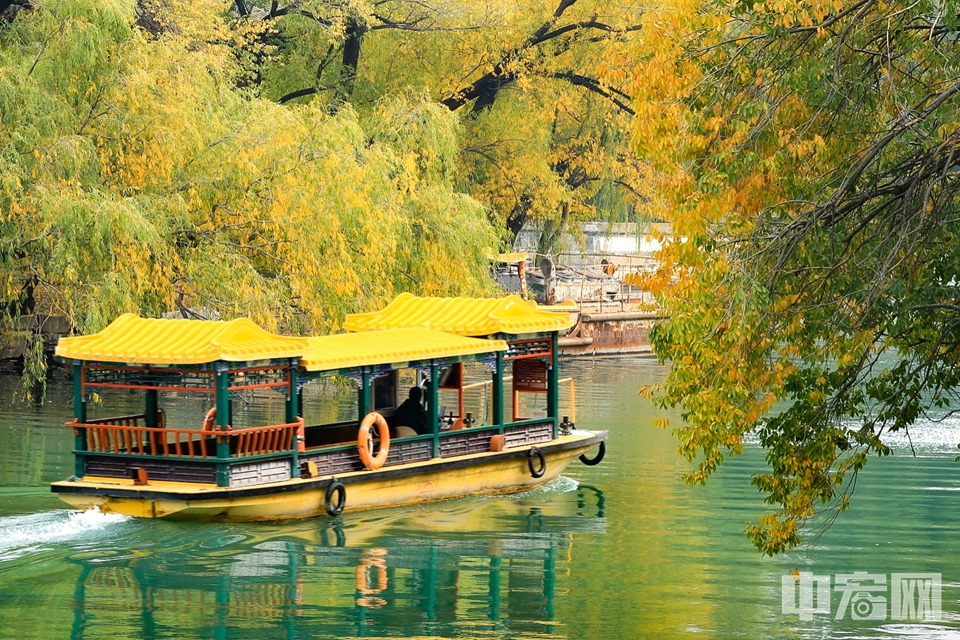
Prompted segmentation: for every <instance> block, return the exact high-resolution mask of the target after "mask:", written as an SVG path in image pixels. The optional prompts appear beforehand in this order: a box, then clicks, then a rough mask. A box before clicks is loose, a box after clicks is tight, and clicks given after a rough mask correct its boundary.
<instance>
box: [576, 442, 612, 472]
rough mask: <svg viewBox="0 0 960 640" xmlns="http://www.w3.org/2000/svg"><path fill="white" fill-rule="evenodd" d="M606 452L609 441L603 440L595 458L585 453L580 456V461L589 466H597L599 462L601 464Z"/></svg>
mask: <svg viewBox="0 0 960 640" xmlns="http://www.w3.org/2000/svg"><path fill="white" fill-rule="evenodd" d="M606 453H607V443H606V442H603V441H601V442H600V450H599V451H597V455H595V456H594V457H593V458H588V457H587V454H585V453H584V454H582V455H581V456H580V462H582V463H583V464H585V465H587V466H588V467H595V466H597V465H598V464H600V461H601V460H603V456H604V455H605V454H606Z"/></svg>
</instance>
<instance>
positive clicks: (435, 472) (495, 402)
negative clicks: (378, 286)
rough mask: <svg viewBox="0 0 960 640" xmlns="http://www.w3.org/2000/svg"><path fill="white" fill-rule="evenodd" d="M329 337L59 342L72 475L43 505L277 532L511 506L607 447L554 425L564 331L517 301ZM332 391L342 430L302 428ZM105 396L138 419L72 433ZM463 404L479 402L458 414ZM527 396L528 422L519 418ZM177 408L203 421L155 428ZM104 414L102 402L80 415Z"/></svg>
mask: <svg viewBox="0 0 960 640" xmlns="http://www.w3.org/2000/svg"><path fill="white" fill-rule="evenodd" d="M345 326H346V328H347V330H348V331H351V332H350V333H343V334H336V335H328V336H318V337H310V338H301V337H287V336H279V335H274V334H271V333H269V332H267V331H266V330H264V329H262V328H261V327H259V326H258V325H256V324H255V323H253V322H252V321H250V320H248V319H237V320H232V321H229V322H220V321H207V320H187V319H147V318H140V317H137V316H135V315H131V314H125V315H122V316H120V317H119V318H117V319H116V320H115V321H114V322H112V323H111V324H110V325H109V326H107V327H106V328H105V329H104V330H103V331H101V332H99V333H97V334H93V335H87V336H74V337H69V338H63V339H61V340H60V343H59V344H58V346H57V355H59V356H61V357H63V358H67V359H70V360H72V361H73V375H74V419H73V420H72V421H70V422H68V423H67V425H66V426H67V427H68V428H70V429H72V430H73V433H74V436H75V445H74V452H73V453H74V456H75V475H74V476H73V477H71V478H70V479H68V480H64V481H61V482H55V483H53V484H52V485H51V489H52V490H53V491H54V492H55V493H57V494H58V495H59V497H60V498H61V499H62V500H64V501H65V502H67V503H68V504H70V505H73V506H75V507H78V508H81V509H90V508H99V509H100V510H101V511H104V512H115V513H121V514H125V515H130V516H141V517H153V518H168V519H197V520H230V521H255V520H278V519H285V518H305V517H311V516H318V515H323V514H328V515H330V516H337V515H340V513H342V512H343V511H353V510H360V509H368V508H376V507H386V506H392V505H404V504H411V503H419V502H428V501H433V500H441V499H446V498H455V497H463V496H475V495H487V494H498V493H510V492H517V491H523V490H527V489H531V488H535V487H537V486H540V485H542V484H544V483H546V482H549V481H550V480H552V479H554V478H556V477H557V476H558V475H559V474H560V473H561V472H562V471H563V470H564V469H565V468H566V467H567V465H568V464H570V462H571V461H572V460H574V459H575V458H578V457H579V458H580V460H581V461H583V462H584V463H585V464H590V465H592V464H597V463H598V462H599V461H600V460H601V459H602V457H603V453H604V450H605V444H604V443H605V440H606V439H607V432H606V431H592V430H584V429H577V428H576V427H575V424H574V422H573V421H572V420H570V419H569V418H571V417H573V418H574V420H575V413H574V410H573V401H574V399H573V382H572V381H569V380H562V379H561V378H560V375H559V361H558V358H557V338H558V333H559V332H560V331H562V330H564V329H566V328H568V326H569V320H568V319H566V318H564V317H562V316H558V315H557V314H551V313H547V312H543V311H539V310H537V309H535V308H534V307H532V306H531V305H529V304H528V303H527V302H526V301H524V300H522V299H521V298H519V297H517V296H510V297H507V298H500V299H469V298H452V299H444V298H417V297H414V296H410V295H409V294H403V295H401V296H399V297H398V298H397V299H396V300H394V301H393V302H392V303H390V304H389V305H388V306H387V307H386V308H384V309H383V310H381V311H380V312H376V313H373V314H356V315H354V316H349V317H348V319H347V322H346V325H345ZM478 372H481V373H478ZM482 372H486V373H482ZM478 375H479V376H481V379H480V380H476V381H474V382H472V383H471V382H470V378H471V376H472V377H473V378H474V379H476V378H477V376H478ZM331 378H336V379H338V380H339V381H340V383H341V384H350V381H353V384H355V385H356V386H357V389H358V393H357V394H356V398H357V402H356V406H357V409H356V414H355V415H356V418H354V419H351V420H348V421H345V422H344V421H339V422H333V423H328V424H320V423H315V421H313V420H312V416H311V415H309V414H308V415H304V411H303V410H302V409H303V407H304V402H303V395H304V387H307V388H308V391H309V385H310V384H311V383H313V382H315V381H318V380H323V379H331ZM505 383H509V386H507V385H506V384H505ZM566 383H569V386H568V387H565V388H567V389H569V396H570V397H569V406H570V409H569V412H568V415H565V416H561V412H560V407H561V397H560V396H561V386H562V385H563V384H566ZM413 387H416V388H418V389H422V390H423V391H422V395H423V396H424V397H425V400H426V406H425V407H424V409H423V414H424V420H423V422H422V424H421V425H420V429H419V431H418V430H416V429H414V428H411V427H410V426H408V425H403V424H396V420H394V414H397V408H398V407H399V405H400V404H401V401H402V400H403V399H404V398H405V397H406V396H407V393H408V392H409V391H410V389H412V388H413ZM111 389H122V390H128V393H132V394H137V395H139V396H141V397H142V405H141V406H143V412H142V413H137V414H135V415H119V416H113V417H103V418H99V417H98V418H88V415H87V414H88V407H89V405H90V404H91V400H92V399H94V398H95V396H94V394H103V396H104V398H107V397H108V396H111V395H116V392H112V393H107V392H105V390H111ZM276 392H279V393H281V394H283V395H282V397H283V398H284V402H283V413H284V415H283V418H282V420H283V421H282V423H280V424H254V425H246V424H244V425H240V426H234V425H236V424H238V423H236V422H235V420H234V417H235V416H234V404H235V401H237V400H239V399H241V398H242V399H243V401H244V402H257V401H264V402H267V401H269V399H270V396H271V395H273V397H275V398H279V397H280V396H279V395H276ZM477 392H481V393H480V394H479V395H481V396H482V397H484V398H486V397H487V396H489V401H488V402H485V403H484V404H485V406H478V407H476V408H474V407H470V406H467V405H468V404H469V402H468V399H467V396H468V395H470V396H471V401H475V400H476V398H474V397H473V396H476V395H478V393H477ZM511 392H512V400H513V401H512V403H511V405H512V410H511V411H510V413H511V415H510V417H509V418H505V417H504V411H505V407H506V406H507V403H506V402H505V395H506V394H507V393H511ZM528 394H537V398H539V399H540V400H544V401H545V402H543V405H544V406H543V407H541V408H540V409H538V410H530V409H529V405H530V404H531V403H530V402H529V401H527V402H526V403H525V402H523V401H522V398H524V397H526V398H528V399H529V398H530V396H529V395H528ZM187 396H200V397H205V398H207V399H208V400H207V403H206V404H205V405H204V408H205V409H207V407H208V409H207V410H206V411H205V412H203V413H202V414H201V413H200V412H198V414H197V415H196V416H195V418H191V419H190V420H191V423H189V424H170V423H169V422H168V419H167V413H170V414H171V415H172V414H173V413H176V414H177V415H178V416H182V415H183V411H176V412H173V411H168V412H165V411H164V407H165V406H166V407H167V408H168V409H169V408H171V407H172V406H173V405H174V404H175V403H178V402H180V403H183V402H184V400H183V398H184V397H187ZM444 398H446V400H444ZM124 400H125V401H126V400H127V399H126V398H124ZM444 402H446V403H447V404H444ZM192 404H194V405H195V404H196V403H195V402H194V403H192ZM525 405H526V407H527V408H526V409H525ZM447 406H449V410H448V409H446V407H447ZM471 408H472V409H473V410H472V411H468V409H471ZM107 409H109V407H107V406H106V400H101V402H100V404H98V405H97V413H102V412H103V411H105V410H107ZM525 412H528V413H530V414H531V415H523V414H524V413H525ZM324 413H326V414H329V413H331V412H329V411H327V412H324ZM277 414H278V415H277V418H275V419H274V421H276V422H279V420H280V416H279V411H277ZM259 415H270V412H264V413H263V414H259ZM399 415H400V414H397V416H399ZM181 419H182V418H181ZM264 420H266V419H264ZM172 421H173V420H172V419H171V420H170V422H172ZM597 448H599V451H598V452H597V453H596V454H594V455H593V457H592V458H591V457H588V455H587V454H588V452H590V451H591V450H593V449H597Z"/></svg>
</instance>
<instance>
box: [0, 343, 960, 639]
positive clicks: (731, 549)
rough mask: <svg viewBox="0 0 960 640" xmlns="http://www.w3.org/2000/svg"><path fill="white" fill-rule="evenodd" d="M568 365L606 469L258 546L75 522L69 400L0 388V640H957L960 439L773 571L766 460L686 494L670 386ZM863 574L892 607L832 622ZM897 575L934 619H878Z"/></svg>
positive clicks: (260, 529) (172, 526)
mask: <svg viewBox="0 0 960 640" xmlns="http://www.w3.org/2000/svg"><path fill="white" fill-rule="evenodd" d="M563 366H564V369H563V375H572V376H573V377H574V378H575V379H576V381H577V387H576V393H577V423H578V426H579V427H584V428H602V429H609V430H610V440H609V442H608V450H607V456H606V459H605V460H604V461H603V463H602V464H600V465H599V466H597V467H586V466H583V465H581V464H580V463H579V462H575V463H574V464H573V465H571V466H570V467H569V468H568V469H567V470H566V472H565V473H564V474H563V476H562V477H561V478H559V479H558V480H556V481H554V482H552V483H551V484H549V485H547V486H546V487H543V488H540V489H537V490H535V491H532V492H528V493H525V494H521V495H516V496H508V497H492V498H476V499H462V500H454V501H448V502H442V503H435V504H430V505H421V506H415V507H408V508H397V509H384V510H376V511H367V512H361V513H356V514H351V513H349V512H348V513H346V514H344V515H343V516H342V517H340V518H335V519H333V518H317V519H312V520H306V521H300V522H294V523H286V524H256V525H252V524H220V523H213V524H211V523H173V522H164V521H152V520H138V519H131V518H124V517H120V516H115V515H110V514H101V513H97V512H87V513H80V512H76V511H71V510H68V509H66V508H64V507H63V506H61V503H60V502H59V501H58V500H57V498H56V497H55V496H54V495H52V494H51V493H50V492H49V488H48V486H47V485H48V483H49V482H51V481H53V480H59V479H62V478H65V477H67V476H69V475H70V474H71V473H72V465H73V462H72V457H71V455H70V449H71V447H72V442H73V435H72V432H70V431H68V430H67V429H64V428H63V426H62V425H63V422H64V421H65V420H67V419H69V418H70V417H71V416H72V408H71V406H70V404H71V399H70V387H69V383H66V382H57V383H53V384H51V387H50V390H49V394H48V398H47V400H48V402H47V403H46V404H44V405H43V406H42V407H34V406H32V405H23V404H15V403H13V401H12V400H13V393H14V390H15V388H16V384H17V380H16V379H14V378H9V377H0V638H14V639H18V640H20V639H23V640H25V639H29V638H43V639H44V640H48V639H51V638H78V639H79V638H109V639H112V640H120V639H122V638H353V637H367V638H370V637H418V636H431V637H450V638H679V637H690V638H850V639H866V638H899V637H904V636H906V637H918V638H938V639H940V638H960V602H958V598H960V584H958V583H960V535H958V533H960V464H958V463H955V462H954V457H955V456H956V453H957V450H956V443H957V441H960V428H958V427H960V421H957V420H947V421H944V422H941V423H938V424H930V425H922V428H919V427H918V428H917V429H915V430H914V433H913V434H912V435H913V447H914V449H915V450H916V457H914V456H913V455H912V454H911V453H910V448H909V444H908V443H907V442H906V440H904V441H903V442H899V443H897V455H896V456H894V457H891V458H886V459H883V460H879V461H878V460H871V462H870V464H868V466H867V469H866V471H865V472H864V473H863V474H862V476H861V478H860V481H859V483H858V487H857V490H856V493H855V496H854V501H853V507H852V509H851V511H849V512H847V513H846V514H843V515H841V516H840V519H839V520H838V521H837V522H836V524H835V525H834V526H833V527H832V528H831V529H830V530H829V531H827V532H826V533H825V534H824V535H823V536H822V537H821V538H819V539H818V540H816V541H815V542H813V543H811V544H810V545H809V546H807V547H805V548H804V549H802V550H800V551H797V552H793V553H790V554H787V555H784V556H782V557H777V558H773V559H770V558H762V557H760V556H759V555H758V554H757V552H756V551H755V550H754V548H753V547H752V546H751V544H750V543H749V541H748V540H747V539H746V537H745V536H744V535H743V531H744V528H745V526H746V524H747V523H748V522H749V521H751V520H753V519H755V518H757V517H758V516H759V514H761V513H762V510H763V508H764V505H763V503H762V500H761V498H760V496H759V495H758V493H757V492H756V490H755V489H753V488H752V487H751V486H750V484H749V478H750V474H751V473H754V472H756V471H757V470H759V469H761V468H762V467H763V454H762V452H761V451H760V450H759V449H758V447H757V446H756V445H755V444H751V443H748V446H747V447H746V448H747V451H746V453H745V455H744V456H742V457H739V458H736V459H734V460H732V461H730V462H728V463H727V464H726V465H725V466H724V468H723V469H722V471H721V472H720V473H718V474H717V476H716V477H715V478H714V479H713V480H712V481H711V482H710V484H709V485H708V486H707V487H699V488H691V487H687V486H686V485H684V483H683V481H682V479H681V475H682V474H683V473H684V471H685V470H687V469H688V465H687V463H685V462H684V461H682V460H681V459H679V458H678V456H677V454H676V442H675V441H674V439H673V437H672V436H671V435H670V434H669V433H668V432H665V431H662V430H659V429H657V428H655V427H654V426H652V423H651V421H652V419H653V418H654V417H655V416H656V415H657V414H656V413H655V411H654V409H653V408H652V406H651V405H650V403H649V402H648V401H646V400H644V399H642V398H641V397H640V396H639V395H637V392H636V390H637V388H638V387H640V386H641V385H643V384H649V383H652V382H656V381H658V380H661V379H662V378H663V376H664V374H665V369H664V368H663V367H660V366H658V365H657V364H655V363H654V362H652V361H650V360H643V359H620V360H613V359H607V360H596V361H565V362H564V363H563ZM332 395H333V396H336V395H337V394H336V393H333V394H332ZM191 402H193V403H194V404H196V406H193V404H191ZM175 410H182V411H184V412H193V413H195V414H196V415H202V412H203V406H202V404H199V403H198V401H186V400H185V401H184V403H183V406H182V407H181V408H180V409H175ZM272 410H274V409H268V411H272ZM308 410H309V406H308ZM167 411H168V415H170V411H171V409H169V408H167ZM332 411H334V412H336V408H334V409H332ZM667 417H671V416H667ZM672 417H673V419H674V420H676V416H672ZM794 570H800V571H803V572H812V573H813V574H815V575H820V576H829V577H830V580H831V582H830V585H829V588H830V592H829V593H830V603H829V604H830V614H825V613H816V614H811V615H809V616H806V617H807V618H812V619H809V620H802V619H801V618H800V616H799V615H798V614H797V613H784V611H783V604H782V598H781V595H782V589H783V586H782V576H784V575H785V574H787V575H789V574H790V573H791V572H793V571H794ZM854 572H867V573H869V574H872V575H874V576H876V575H880V576H882V577H884V579H885V580H886V583H885V585H886V586H883V587H881V589H883V591H881V590H876V591H872V592H870V595H871V596H872V597H873V598H875V600H873V601H872V602H871V603H870V606H869V607H867V606H866V604H865V603H860V605H859V606H858V611H859V615H858V616H854V615H853V613H852V612H851V611H849V610H848V611H847V612H846V613H845V614H844V615H843V616H841V618H840V619H836V618H837V609H838V607H839V605H840V603H841V598H842V595H843V594H842V593H841V592H840V591H836V590H835V587H836V585H837V581H836V576H838V575H842V574H853V573H854ZM898 573H923V574H940V575H941V576H942V595H941V606H942V615H941V619H940V620H938V621H931V620H926V621H917V620H911V619H906V620H897V619H894V618H893V616H891V615H889V612H888V615H886V616H884V617H883V618H882V619H880V618H879V617H878V614H877V613H876V612H877V611H878V610H879V609H878V608H877V607H879V606H880V605H879V604H878V603H879V600H877V598H879V599H883V598H885V599H886V600H885V601H886V603H890V601H891V595H890V593H889V590H888V587H889V585H890V582H891V581H892V579H893V576H892V574H898ZM871 584H877V583H876V581H874V582H871ZM798 593H799V592H798ZM862 595H863V594H860V595H858V596H855V598H859V599H862V598H861V596H862ZM885 606H889V604H887V605H885ZM871 607H872V608H871ZM887 611H888V610H887ZM881 613H882V611H881ZM871 615H873V616H874V617H875V618H876V619H870V616H871ZM855 617H859V618H866V619H855Z"/></svg>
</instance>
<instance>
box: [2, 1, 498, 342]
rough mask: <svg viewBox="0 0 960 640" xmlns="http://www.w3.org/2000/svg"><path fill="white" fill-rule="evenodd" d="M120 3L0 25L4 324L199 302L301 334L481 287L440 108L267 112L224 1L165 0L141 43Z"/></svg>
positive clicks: (475, 238) (467, 205) (395, 105)
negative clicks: (28, 315) (395, 303)
mask: <svg viewBox="0 0 960 640" xmlns="http://www.w3.org/2000/svg"><path fill="white" fill-rule="evenodd" d="M134 4H135V3H134V2H133V0H58V1H57V2H47V3H43V4H42V5H41V7H40V8H39V9H38V10H36V11H34V12H32V13H30V14H29V15H25V14H21V16H20V17H18V18H17V19H16V20H14V21H13V22H12V23H11V24H9V25H6V26H3V27H2V30H0V283H2V289H0V304H5V305H6V311H7V315H8V317H10V318H12V317H15V316H17V315H19V314H20V313H23V312H29V311H32V310H36V311H38V312H43V313H53V314H63V315H66V316H68V317H69V318H70V319H71V320H72V321H73V323H74V326H75V327H76V328H77V329H78V330H79V331H84V332H88V331H96V330H98V329H100V328H102V327H103V326H104V325H105V324H107V323H108V322H110V321H111V320H112V319H113V318H114V317H115V316H116V315H117V314H120V313H123V312H127V311H133V312H139V313H141V314H145V315H158V314H162V313H164V312H168V311H172V310H175V309H177V308H206V309H211V310H216V311H217V312H219V313H220V314H222V315H223V316H224V317H232V316H249V317H251V318H253V319H254V320H255V321H257V322H260V323H262V324H263V325H265V326H267V327H269V328H272V329H278V328H279V329H283V330H285V331H288V332H295V333H302V332H314V333H318V332H323V331H327V330H331V329H335V328H336V327H337V326H338V323H339V322H340V321H341V319H342V318H343V316H344V314H346V313H348V312H353V311H361V310H366V309H371V308H374V307H377V306H379V305H382V304H383V303H384V302H385V301H387V300H388V299H390V298H392V297H393V296H394V295H395V294H397V293H399V292H400V291H414V292H417V293H419V294H424V295H444V294H454V293H456V294H483V293H486V292H488V287H489V286H490V285H489V278H488V265H487V259H486V256H487V255H489V254H490V253H491V252H494V251H496V249H497V248H498V243H499V237H498V236H497V234H496V233H495V232H494V230H493V229H492V227H491V226H490V225H489V224H488V222H487V217H486V213H485V211H484V209H483V207H482V206H481V204H479V203H478V202H477V201H476V200H473V199H472V198H470V197H468V196H465V195H463V194H461V193H458V192H456V191H455V189H454V184H453V174H454V167H453V163H454V160H455V158H456V156H457V135H458V124H457V120H456V118H455V116H454V115H452V114H450V113H449V112H448V111H447V110H445V109H442V108H440V107H438V106H436V105H434V104H430V103H429V102H427V101H426V100H424V99H422V97H420V96H416V95H402V96H400V97H397V98H393V99H384V100H383V101H381V102H380V103H379V104H377V105H376V106H375V107H374V108H373V109H371V110H370V112H369V115H366V116H365V117H364V118H363V119H362V120H361V118H360V117H358V115H357V114H356V113H355V112H354V111H352V110H351V109H350V108H349V107H346V108H343V109H340V110H339V111H338V113H337V114H336V115H330V114H329V113H328V112H326V111H324V110H323V109H322V108H321V107H320V105H319V104H303V105H285V106H284V105H278V104H276V103H275V102H272V101H269V100H266V99H262V98H260V97H258V96H257V95H255V94H254V93H253V92H251V91H249V90H245V89H243V88H238V87H242V86H243V83H242V82H240V81H239V79H240V74H242V73H243V71H244V69H243V65H242V63H241V62H239V61H238V56H237V55H236V51H237V50H238V49H241V48H242V47H237V46H236V45H237V42H238V40H243V38H245V37H246V35H245V33H244V31H243V30H242V29H237V28H232V27H231V28H228V27H229V25H228V23H227V22H226V20H228V19H229V16H227V15H224V14H222V13H219V12H222V11H223V10H224V9H225V6H224V3H218V2H213V1H208V0H201V1H199V2H189V3H180V2H168V3H167V4H166V5H165V12H164V14H163V15H162V19H163V20H164V21H165V25H166V28H165V30H164V31H163V32H162V34H161V35H160V36H157V37H151V36H150V35H149V34H147V33H145V32H143V31H141V30H140V29H138V28H137V27H135V26H133V21H134V20H135V12H134ZM199 16H202V19H199ZM241 44H242V43H241Z"/></svg>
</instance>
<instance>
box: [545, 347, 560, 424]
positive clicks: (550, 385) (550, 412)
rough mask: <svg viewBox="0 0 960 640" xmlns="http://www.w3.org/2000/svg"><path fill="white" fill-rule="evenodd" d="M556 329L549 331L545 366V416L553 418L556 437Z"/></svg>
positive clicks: (557, 368) (558, 405)
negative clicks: (547, 363) (548, 349)
mask: <svg viewBox="0 0 960 640" xmlns="http://www.w3.org/2000/svg"><path fill="white" fill-rule="evenodd" d="M558 335H559V332H558V331H551V332H550V364H549V366H548V368H547V417H548V418H551V419H552V420H553V437H554V438H556V437H557V429H558V427H559V424H560V423H559V414H560V389H559V388H558V387H559V386H560V358H559V357H558V356H559V354H558V353H557V342H558V340H557V336H558Z"/></svg>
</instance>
